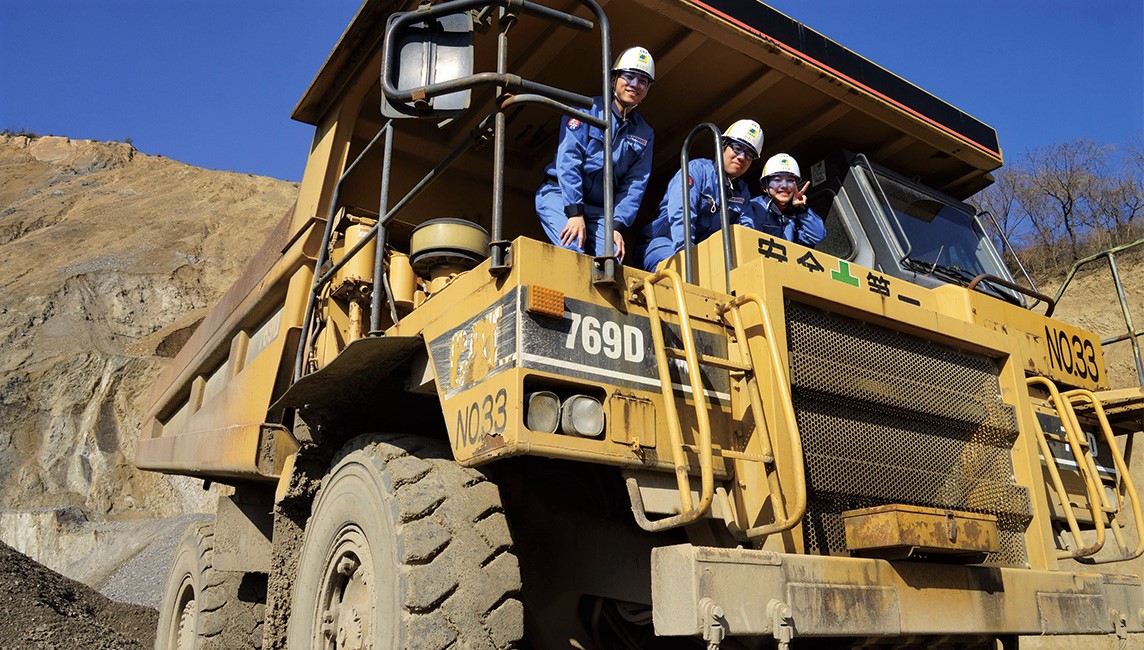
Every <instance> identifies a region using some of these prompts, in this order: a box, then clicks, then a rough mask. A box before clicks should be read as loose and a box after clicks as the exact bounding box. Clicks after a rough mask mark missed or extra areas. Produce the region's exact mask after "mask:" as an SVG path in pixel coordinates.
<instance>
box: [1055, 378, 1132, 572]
mask: <svg viewBox="0 0 1144 650" xmlns="http://www.w3.org/2000/svg"><path fill="white" fill-rule="evenodd" d="M1062 397H1064V398H1065V400H1066V401H1067V402H1068V404H1069V408H1070V410H1072V406H1073V404H1074V403H1075V402H1076V401H1078V400H1083V401H1085V402H1088V403H1089V404H1090V405H1091V406H1092V410H1093V413H1094V414H1095V415H1096V420H1097V423H1098V424H1099V425H1100V427H1099V428H1100V432H1101V435H1102V436H1103V437H1104V442H1105V444H1106V445H1108V449H1109V451H1110V453H1111V454H1112V461H1113V463H1114V464H1115V465H1116V473H1117V476H1116V484H1115V486H1114V487H1113V492H1112V496H1113V498H1114V499H1116V503H1115V504H1114V503H1111V502H1110V501H1109V500H1108V493H1107V491H1105V490H1100V491H1099V493H1100V500H1101V508H1102V510H1103V511H1104V513H1105V514H1107V515H1108V517H1109V522H1108V523H1109V528H1110V529H1111V530H1112V536H1113V538H1114V539H1115V540H1116V544H1117V547H1118V549H1119V551H1120V555H1119V556H1114V557H1110V558H1107V559H1104V560H1099V561H1095V560H1094V563H1100V562H1119V561H1122V560H1133V559H1135V558H1138V557H1140V556H1141V555H1142V554H1144V534H1142V532H1141V530H1140V525H1141V523H1144V515H1142V514H1141V508H1140V498H1139V495H1138V494H1137V492H1136V485H1135V483H1134V482H1133V481H1132V474H1131V473H1130V472H1129V471H1128V463H1127V462H1125V460H1124V454H1122V453H1121V451H1120V447H1119V445H1117V444H1116V436H1115V435H1114V434H1113V432H1112V425H1110V424H1109V422H1108V416H1107V415H1106V414H1105V412H1104V406H1103V405H1102V404H1101V402H1100V399H1099V398H1097V396H1096V395H1095V394H1094V393H1093V392H1092V391H1090V390H1086V389H1084V388H1076V389H1073V390H1069V391H1065V392H1064V393H1062ZM1071 418H1072V420H1073V421H1075V422H1077V424H1078V426H1079V420H1078V419H1077V417H1076V412H1075V410H1074V411H1073V413H1072V415H1071ZM1088 460H1089V465H1090V471H1091V472H1092V475H1093V476H1094V477H1097V476H1098V474H1097V471H1096V465H1095V459H1094V458H1093V457H1092V454H1089V455H1088ZM1122 492H1123V493H1124V495H1125V496H1126V497H1127V498H1128V502H1129V504H1131V506H1132V522H1133V528H1134V529H1135V530H1136V546H1135V548H1133V549H1131V550H1129V548H1128V545H1127V544H1126V543H1125V542H1124V528H1125V525H1124V522H1122V521H1121V520H1120V519H1121V512H1122V511H1123V504H1122V503H1121V502H1120V499H1121V497H1120V495H1121V493H1122Z"/></svg>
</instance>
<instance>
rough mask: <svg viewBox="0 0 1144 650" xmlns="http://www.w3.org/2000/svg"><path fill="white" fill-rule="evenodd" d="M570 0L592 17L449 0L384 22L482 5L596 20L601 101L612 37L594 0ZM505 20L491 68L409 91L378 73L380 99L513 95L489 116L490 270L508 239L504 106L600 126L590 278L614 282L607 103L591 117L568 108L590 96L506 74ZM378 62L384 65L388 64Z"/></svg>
mask: <svg viewBox="0 0 1144 650" xmlns="http://www.w3.org/2000/svg"><path fill="white" fill-rule="evenodd" d="M576 2H578V3H579V4H580V5H582V6H584V7H587V8H588V9H589V10H590V11H591V12H592V14H593V15H594V16H595V22H593V21H591V20H587V19H585V18H580V17H578V16H573V15H572V14H569V13H566V12H563V11H559V10H556V9H552V8H550V7H545V6H544V5H539V4H536V3H534V2H530V1H529V0H449V1H447V2H442V3H441V4H438V5H433V6H431V7H426V8H422V9H418V10H417V11H413V12H408V13H405V14H402V15H399V16H398V17H397V18H395V19H394V20H393V22H392V23H391V24H390V26H389V30H390V31H391V32H394V31H397V30H399V29H400V28H404V27H408V26H409V25H412V24H415V23H421V22H428V21H430V20H433V19H436V18H438V17H440V16H446V15H452V14H460V13H465V12H468V11H472V10H475V9H484V8H486V7H489V6H497V7H500V8H501V17H502V19H505V18H507V17H509V16H510V14H515V13H517V12H519V13H522V14H526V15H530V16H533V17H537V18H542V19H544V20H548V21H551V22H554V23H557V24H559V25H563V26H565V27H571V28H573V29H578V30H581V31H591V30H592V29H594V28H595V27H596V26H597V25H598V26H599V29H600V40H601V44H600V50H601V63H600V73H601V74H600V78H601V80H602V92H601V95H602V96H603V97H604V98H605V101H606V102H607V98H609V97H611V75H610V74H609V62H610V61H611V40H612V37H611V26H610V24H609V22H608V16H607V14H605V13H604V10H603V9H602V8H601V7H600V5H599V4H598V3H597V2H595V0H576ZM510 22H511V21H506V20H502V31H501V33H500V34H499V35H498V38H497V71H496V72H481V73H476V74H471V75H467V76H465V77H460V78H457V79H450V80H448V81H443V82H439V83H433V84H429V85H426V86H421V87H419V88H414V89H410V90H398V89H396V88H394V87H393V86H392V85H391V83H390V79H389V78H388V75H384V74H383V75H382V92H383V93H384V95H385V97H386V99H388V100H389V101H390V102H392V103H402V102H409V101H414V102H418V101H424V100H427V99H429V98H432V97H437V96H440V95H448V94H451V93H455V92H459V91H463V90H469V89H472V88H475V87H477V86H486V85H492V86H495V87H496V95H497V97H499V98H506V96H507V95H515V96H514V97H511V98H506V101H501V102H500V103H499V104H498V106H497V111H496V112H495V113H494V118H493V140H494V143H493V147H494V151H493V167H494V168H493V206H492V232H491V233H490V236H491V240H492V241H491V257H492V262H491V264H490V270H491V272H493V273H502V272H504V271H505V270H507V268H508V265H507V264H506V257H507V248H508V243H507V242H506V241H505V240H504V234H503V230H504V226H503V223H504V161H505V130H506V119H505V115H504V111H505V110H506V109H507V108H508V107H509V106H510V105H512V104H522V103H542V104H545V105H548V106H550V107H553V108H558V109H559V110H560V111H562V112H563V113H565V114H568V115H572V116H575V117H577V118H578V119H580V120H582V121H585V122H588V123H589V124H593V125H596V126H599V127H601V128H602V129H603V130H604V169H603V175H604V251H603V253H604V254H603V255H602V256H599V257H597V258H596V267H597V270H598V274H597V276H596V277H595V278H594V282H595V283H597V284H609V285H610V284H614V283H615V277H616V271H617V259H616V250H615V248H616V247H615V242H614V241H613V236H614V235H613V233H614V232H615V215H614V212H615V187H614V185H615V182H614V179H613V177H612V176H613V173H612V170H613V161H612V137H613V131H614V129H613V125H612V119H611V104H610V102H608V103H607V105H606V110H605V117H604V119H603V120H602V121H601V120H597V119H596V118H593V117H591V116H589V115H587V114H585V113H583V112H582V111H577V110H575V109H574V108H573V107H572V105H573V104H574V105H579V106H584V107H588V106H591V105H592V98H591V97H586V96H584V95H580V94H578V93H573V92H571V91H567V90H563V89H561V88H556V87H554V86H549V85H546V84H542V83H537V82H533V81H529V80H527V79H524V78H522V77H520V76H519V75H514V74H509V73H508V71H507V65H508V53H507V52H508V39H507V34H506V32H505V30H506V29H507V24H508V23H510ZM395 47H396V43H395V42H394V41H393V40H392V39H386V43H385V50H384V55H383V61H385V62H388V61H391V60H392V59H393V57H394V56H395ZM383 65H384V66H385V68H386V69H388V67H389V66H388V65H386V64H383Z"/></svg>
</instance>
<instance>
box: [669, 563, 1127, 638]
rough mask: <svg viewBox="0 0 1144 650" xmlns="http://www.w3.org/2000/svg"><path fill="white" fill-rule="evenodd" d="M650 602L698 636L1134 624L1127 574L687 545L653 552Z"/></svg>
mask: <svg viewBox="0 0 1144 650" xmlns="http://www.w3.org/2000/svg"><path fill="white" fill-rule="evenodd" d="M652 603H653V615H654V623H655V631H656V634H658V635H663V636H695V635H698V636H702V637H704V638H708V639H710V638H713V637H719V638H722V637H723V636H774V637H775V638H778V639H784V638H786V639H789V638H793V637H829V636H861V637H895V636H904V635H1002V634H1005V635H1009V634H1018V635H1028V634H1113V633H1115V634H1119V635H1124V634H1127V633H1128V632H1139V631H1142V630H1144V612H1142V611H1141V608H1142V607H1144V589H1142V587H1141V580H1140V578H1139V577H1137V576H1131V575H1106V574H1100V573H1068V572H1063V571H1034V570H1027V569H1012V568H997V567H983V566H958V565H950V564H934V563H922V562H890V561H887V560H872V559H861V558H849V557H829V556H821V555H792V554H785V553H773V552H769V551H756V550H747V549H722V548H708V547H699V546H691V545H689V544H681V545H677V546H667V547H661V548H656V549H654V550H653V551H652Z"/></svg>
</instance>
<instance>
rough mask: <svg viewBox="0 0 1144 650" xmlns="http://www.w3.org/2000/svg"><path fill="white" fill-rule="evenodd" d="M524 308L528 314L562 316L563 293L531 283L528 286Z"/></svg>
mask: <svg viewBox="0 0 1144 650" xmlns="http://www.w3.org/2000/svg"><path fill="white" fill-rule="evenodd" d="M524 310H525V311H526V312H528V313H530V314H543V315H545V316H551V317H553V318H564V293H563V292H562V291H557V290H555V289H549V288H548V287H538V286H536V285H532V286H530V287H529V288H528V300H527V301H526V303H525V308H524Z"/></svg>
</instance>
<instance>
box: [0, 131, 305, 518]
mask: <svg viewBox="0 0 1144 650" xmlns="http://www.w3.org/2000/svg"><path fill="white" fill-rule="evenodd" d="M296 195H297V185H296V184H295V183H289V182H285V181H279V180H275V179H270V178H262V177H255V176H250V175H245V174H236V173H229V172H218V171H210V170H204V169H199V168H195V167H191V166H188V165H184V164H182V163H179V162H176V161H173V160H169V159H165V158H162V157H158V156H149V155H144V154H141V153H139V152H138V151H136V150H135V149H134V148H133V147H131V145H129V144H124V143H101V142H93V141H73V140H69V139H67V138H61V137H41V138H28V137H24V136H10V135H4V136H0V349H2V350H3V351H4V354H3V355H0V509H2V510H8V511H9V512H8V513H7V516H5V514H4V513H2V512H0V538H4V539H10V538H11V534H7V535H6V534H5V528H8V529H9V530H8V532H9V533H14V532H15V530H14V529H15V528H16V527H19V523H18V521H17V520H16V518H14V517H13V516H11V515H12V512H11V511H12V510H13V509H19V510H21V511H23V512H25V513H26V512H27V511H29V510H32V509H37V508H50V509H57V508H61V507H74V508H78V509H80V510H81V511H82V512H83V513H84V514H85V516H87V517H89V518H109V517H110V518H124V517H132V516H143V517H168V516H174V515H178V514H182V513H184V512H188V511H195V510H199V509H202V508H203V507H204V505H207V504H210V503H213V497H210V496H209V495H208V494H207V493H205V492H204V491H203V490H202V488H201V482H200V481H191V480H183V479H178V478H171V477H164V476H161V475H158V474H152V473H145V472H140V471H138V470H136V469H135V468H134V467H133V465H132V462H131V459H132V455H133V454H132V452H133V448H134V445H135V439H136V436H137V435H138V430H139V425H140V421H141V419H142V417H143V413H142V409H143V408H145V402H146V398H147V395H148V394H149V391H150V387H151V386H150V384H151V381H152V380H153V379H154V377H155V376H156V374H157V373H158V372H159V370H160V369H161V367H162V365H163V364H164V363H165V359H166V358H168V357H171V356H172V355H173V354H174V353H175V352H176V351H177V350H178V349H179V347H180V346H181V344H182V343H183V342H184V341H185V340H186V338H187V336H189V334H190V332H191V331H193V328H194V326H195V324H196V323H197V322H198V320H199V319H201V317H202V314H203V313H204V312H205V311H206V309H207V308H208V307H209V306H210V305H211V304H213V303H214V302H215V301H216V300H217V299H218V297H219V296H220V295H221V294H222V293H223V292H224V291H225V290H226V288H227V287H228V286H229V285H230V284H231V283H232V282H233V281H234V279H235V277H236V274H237V273H238V272H239V271H240V270H241V269H242V268H243V266H244V264H245V262H246V259H247V256H248V254H249V253H250V252H251V251H254V250H256V249H257V248H258V247H259V246H260V245H261V244H262V242H263V241H264V239H265V237H266V234H267V232H268V231H269V229H270V228H271V227H272V226H273V225H274V224H275V223H276V222H277V221H278V220H279V219H280V218H281V216H282V214H283V213H284V212H285V211H286V210H288V209H289V208H290V207H291V205H292V203H293V201H294V198H295V196H296ZM5 522H7V524H6V523H5ZM25 532H26V531H25Z"/></svg>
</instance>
